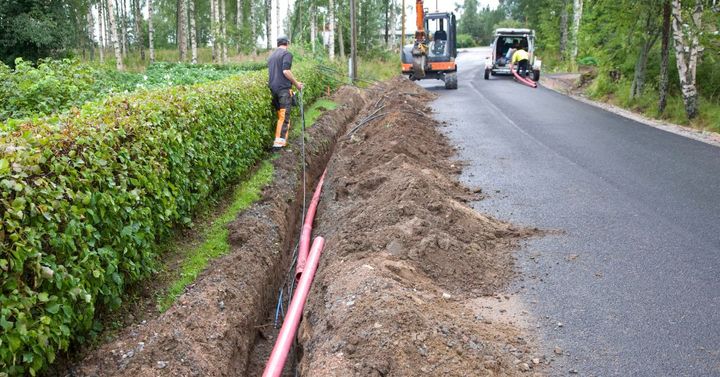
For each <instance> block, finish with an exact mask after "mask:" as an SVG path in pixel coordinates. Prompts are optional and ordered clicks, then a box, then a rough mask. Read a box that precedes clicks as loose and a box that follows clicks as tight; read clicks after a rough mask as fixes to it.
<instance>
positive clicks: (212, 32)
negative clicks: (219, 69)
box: [210, 0, 218, 63]
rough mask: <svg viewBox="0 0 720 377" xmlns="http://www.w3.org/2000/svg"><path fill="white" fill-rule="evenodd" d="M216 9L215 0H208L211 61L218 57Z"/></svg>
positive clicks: (214, 61)
mask: <svg viewBox="0 0 720 377" xmlns="http://www.w3.org/2000/svg"><path fill="white" fill-rule="evenodd" d="M216 10H217V0H210V47H211V48H212V62H213V63H217V57H218V48H217V38H215V37H216V34H215V29H216V28H217V21H216V20H215V15H216V14H217V12H216Z"/></svg>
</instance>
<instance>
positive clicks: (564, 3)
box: [560, 0, 568, 60]
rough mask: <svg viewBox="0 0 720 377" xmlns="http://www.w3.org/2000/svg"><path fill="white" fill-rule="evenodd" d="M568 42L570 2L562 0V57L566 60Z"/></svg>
mask: <svg viewBox="0 0 720 377" xmlns="http://www.w3.org/2000/svg"><path fill="white" fill-rule="evenodd" d="M567 44H568V3H567V0H563V1H562V9H561V10H560V59H561V60H565V55H566V53H567Z"/></svg>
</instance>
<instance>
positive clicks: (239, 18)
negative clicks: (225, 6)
mask: <svg viewBox="0 0 720 377" xmlns="http://www.w3.org/2000/svg"><path fill="white" fill-rule="evenodd" d="M235 5H236V9H235V28H236V29H237V35H238V38H237V52H238V53H240V52H241V47H242V43H240V41H241V37H242V24H243V2H242V0H237V1H236V3H235ZM250 6H252V4H251V5H250Z"/></svg>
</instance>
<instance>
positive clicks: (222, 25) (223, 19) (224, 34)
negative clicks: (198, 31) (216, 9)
mask: <svg viewBox="0 0 720 377" xmlns="http://www.w3.org/2000/svg"><path fill="white" fill-rule="evenodd" d="M226 15H227V13H226V12H225V0H220V34H221V38H222V40H221V45H222V62H223V64H224V63H226V62H227V59H228V50H227V22H226Z"/></svg>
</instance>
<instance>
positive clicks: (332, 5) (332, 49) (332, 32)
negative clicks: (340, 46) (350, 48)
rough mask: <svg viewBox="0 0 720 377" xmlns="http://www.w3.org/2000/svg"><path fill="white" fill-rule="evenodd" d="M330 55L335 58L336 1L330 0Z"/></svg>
mask: <svg viewBox="0 0 720 377" xmlns="http://www.w3.org/2000/svg"><path fill="white" fill-rule="evenodd" d="M328 13H329V15H328V56H329V57H330V60H331V61H333V60H335V1H334V0H328Z"/></svg>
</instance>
